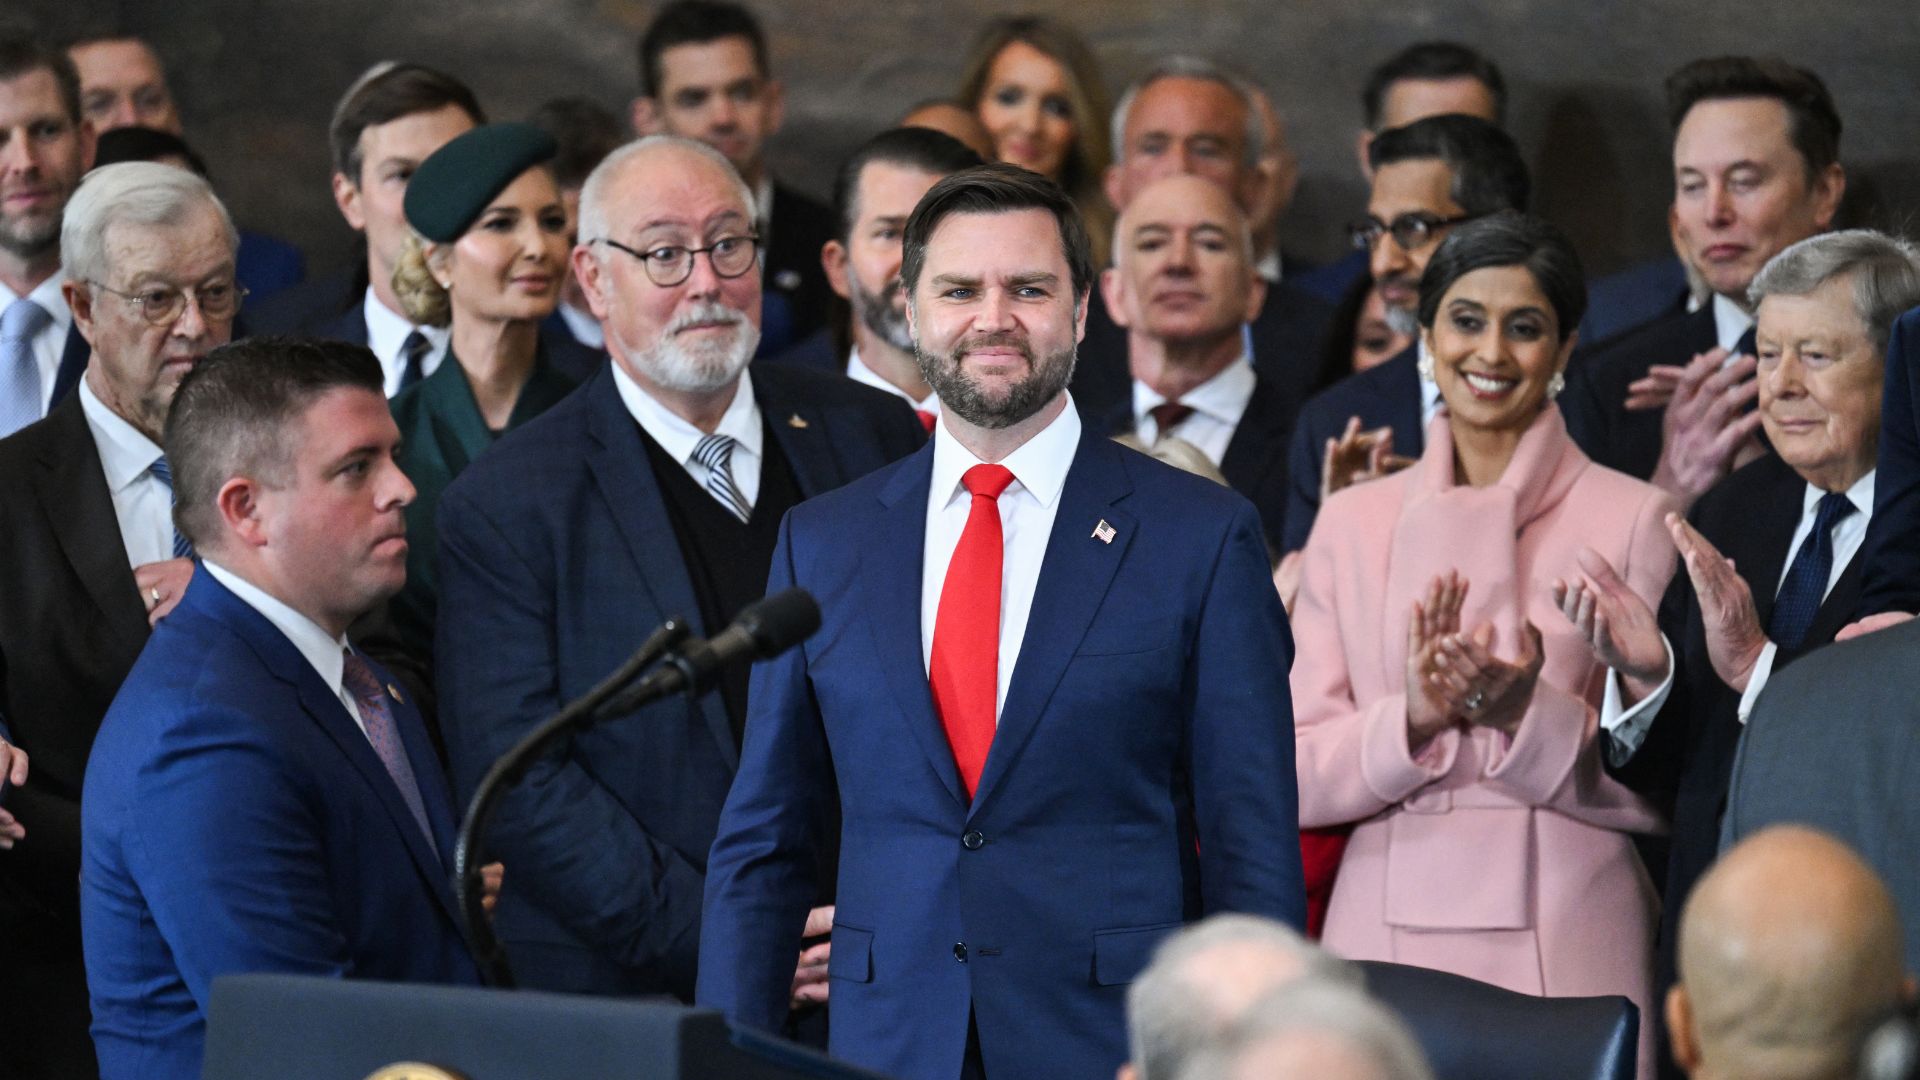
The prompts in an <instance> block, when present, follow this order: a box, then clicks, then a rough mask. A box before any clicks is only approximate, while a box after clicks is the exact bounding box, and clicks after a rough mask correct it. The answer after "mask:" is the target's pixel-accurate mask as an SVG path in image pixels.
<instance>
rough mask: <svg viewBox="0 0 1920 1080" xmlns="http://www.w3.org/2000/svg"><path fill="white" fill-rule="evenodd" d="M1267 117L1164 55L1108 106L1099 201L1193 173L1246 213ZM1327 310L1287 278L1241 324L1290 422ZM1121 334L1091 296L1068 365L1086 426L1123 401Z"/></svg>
mask: <svg viewBox="0 0 1920 1080" xmlns="http://www.w3.org/2000/svg"><path fill="white" fill-rule="evenodd" d="M1265 129H1266V122H1265V120H1264V119H1263V118H1262V117H1261V115H1260V111H1259V104H1258V102H1257V101H1256V100H1255V98H1254V95H1253V91H1252V89H1251V88H1250V87H1248V85H1247V84H1246V82H1245V81H1243V80H1242V79H1240V78H1239V77H1238V76H1236V75H1233V74H1231V73H1229V72H1228V71H1226V70H1225V69H1224V68H1221V67H1220V66H1218V65H1216V64H1213V63H1211V62H1209V61H1205V60H1200V59H1196V58H1192V57H1178V56H1176V57H1168V58H1166V59H1163V60H1161V61H1160V62H1159V63H1158V64H1157V65H1155V66H1154V67H1153V68H1152V69H1151V70H1149V71H1148V72H1147V73H1146V74H1145V75H1142V76H1141V77H1140V78H1139V79H1136V80H1135V81H1134V83H1133V85H1132V86H1130V87H1128V88H1127V91H1126V93H1125V94H1123V95H1121V98H1120V104H1119V106H1118V107H1117V108H1115V109H1114V112H1113V145H1114V153H1115V160H1114V163H1113V165H1112V166H1110V167H1109V168H1108V169H1107V174H1106V177H1105V180H1104V183H1105V189H1106V194H1107V201H1109V202H1111V203H1112V204H1113V208H1114V209H1115V210H1117V211H1121V212H1125V210H1126V209H1127V204H1128V203H1130V202H1132V201H1133V197H1134V196H1135V195H1136V194H1138V193H1139V192H1140V191H1141V190H1143V189H1144V188H1145V187H1146V186H1147V185H1148V184H1151V183H1153V182H1154V181H1155V180H1159V179H1162V178H1164V177H1168V176H1178V175H1188V176H1200V177H1204V178H1206V179H1208V180H1211V181H1213V182H1214V183H1216V184H1219V185H1220V186H1221V187H1223V188H1225V189H1226V190H1227V191H1228V192H1229V193H1230V194H1231V195H1232V196H1233V199H1234V201H1235V202H1236V203H1238V204H1239V206H1240V210H1241V212H1242V213H1244V214H1252V213H1254V212H1255V211H1257V210H1258V209H1259V208H1260V206H1261V204H1262V203H1263V202H1264V201H1265V192H1266V190H1267V188H1268V186H1269V179H1270V178H1269V177H1268V176H1267V175H1266V173H1265V172H1263V171H1262V169H1261V160H1262V157H1263V156H1264V153H1265V146H1264V142H1265ZM1331 310H1332V309H1331V308H1330V307H1329V306H1328V305H1327V304H1325V303H1324V302H1322V301H1321V300H1319V299H1318V298H1317V297H1312V296H1308V295H1307V294H1305V293H1303V292H1301V291H1300V290H1298V289H1296V288H1294V287H1293V286H1291V285H1288V284H1287V283H1285V282H1280V283H1277V284H1275V285H1273V286H1271V287H1270V288H1269V289H1268V290H1267V299H1266V303H1265V304H1263V305H1262V306H1261V307H1260V309H1259V312H1258V314H1257V315H1255V316H1254V317H1252V318H1250V319H1248V320H1247V324H1246V325H1247V329H1246V338H1247V345H1248V348H1249V350H1250V351H1251V352H1252V354H1253V364H1254V366H1255V367H1256V368H1258V369H1259V370H1260V372H1261V374H1262V375H1264V376H1265V377H1266V378H1267V380H1268V381H1269V382H1270V383H1271V384H1272V387H1273V389H1274V391H1275V392H1276V393H1278V394H1279V395H1280V398H1281V401H1282V406H1281V408H1282V411H1283V412H1284V413H1285V415H1286V416H1288V417H1289V418H1290V417H1291V416H1292V415H1293V413H1294V411H1295V410H1297V409H1298V408H1299V407H1300V403H1301V402H1303V401H1305V400H1306V399H1307V395H1308V394H1309V393H1310V392H1311V389H1312V383H1313V379H1314V376H1315V375H1316V373H1317V371H1318V363H1317V362H1318V360H1319V356H1320V352H1319V345H1320V337H1321V335H1322V334H1324V333H1325V332H1326V327H1327V317H1328V316H1329V315H1330V314H1331ZM1127 351H1128V350H1127V335H1126V332H1125V331H1124V330H1123V329H1121V327H1119V326H1118V325H1117V324H1116V323H1115V322H1114V319H1113V316H1112V314H1111V313H1110V312H1109V311H1108V309H1107V307H1106V304H1105V301H1104V298H1103V297H1101V296H1100V295H1098V294H1097V293H1096V294H1095V295H1093V296H1092V297H1090V298H1089V299H1088V301H1087V333H1086V337H1084V338H1083V339H1081V342H1080V360H1079V363H1078V364H1076V365H1075V367H1074V370H1073V384H1072V387H1071V390H1072V393H1073V401H1074V404H1075V405H1076V406H1078V407H1079V409H1080V415H1081V417H1082V418H1083V419H1085V420H1086V421H1088V422H1090V423H1094V424H1099V423H1103V422H1105V420H1106V419H1107V417H1109V416H1110V415H1112V413H1113V411H1114V410H1115V409H1117V408H1122V407H1124V406H1125V404H1126V402H1127V398H1128V394H1129V386H1130V384H1131V379H1130V378H1129V377H1128V373H1127V364H1126V357H1127Z"/></svg>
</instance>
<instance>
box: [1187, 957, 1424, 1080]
mask: <svg viewBox="0 0 1920 1080" xmlns="http://www.w3.org/2000/svg"><path fill="white" fill-rule="evenodd" d="M1290 1035H1301V1036H1314V1037H1319V1038H1323V1039H1329V1040H1332V1041H1334V1042H1337V1043H1339V1044H1340V1045H1342V1046H1345V1047H1347V1048H1348V1049H1349V1050H1352V1051H1353V1052H1355V1053H1357V1054H1358V1055H1360V1056H1361V1057H1363V1058H1365V1059H1366V1060H1367V1062H1368V1063H1370V1064H1371V1065H1372V1066H1373V1067H1374V1071H1375V1072H1376V1074H1377V1075H1379V1076H1381V1077H1384V1078H1385V1080H1433V1071H1432V1069H1431V1068H1430V1067H1429V1066H1428V1065H1427V1058H1426V1055H1425V1054H1424V1053H1422V1052H1421V1050H1420V1044H1419V1043H1418V1042H1415V1041H1414V1038H1413V1033H1412V1032H1410V1031H1408V1030H1407V1026H1406V1024H1405V1023H1404V1022H1402V1021H1401V1020H1400V1018H1399V1017H1397V1016H1395V1015H1394V1014H1393V1012H1392V1011H1391V1010H1389V1009H1388V1008H1387V1007H1386V1006H1385V1005H1382V1004H1380V1003H1379V1002H1377V1001H1375V1000H1374V999H1373V998H1371V997H1368V996H1367V995H1366V994H1365V993H1364V992H1362V991H1360V990H1358V989H1355V988H1354V987H1351V986H1339V985H1334V984H1330V983H1325V982H1317V981H1306V982H1299V983H1294V984H1292V985H1290V986H1286V987H1283V988H1281V989H1280V990H1278V991H1276V992H1275V993H1273V994H1271V995H1269V996H1267V997H1265V998H1263V999H1261V1000H1260V1001H1259V1002H1258V1003H1256V1004H1255V1005H1254V1006H1253V1008H1251V1009H1250V1010H1248V1012H1247V1015H1246V1016H1245V1017H1243V1018H1241V1020H1240V1021H1239V1022H1238V1023H1236V1024H1235V1025H1234V1026H1233V1028H1232V1029H1231V1030H1229V1031H1228V1032H1227V1035H1226V1037H1225V1038H1223V1039H1220V1040H1218V1042H1217V1044H1216V1045H1215V1046H1214V1047H1212V1048H1210V1049H1209V1050H1207V1051H1206V1052H1205V1053H1203V1054H1202V1055H1200V1056H1199V1057H1198V1058H1197V1059H1196V1060H1195V1061H1194V1062H1193V1063H1192V1064H1191V1065H1190V1066H1189V1067H1188V1068H1186V1069H1184V1070H1182V1071H1181V1072H1180V1074H1179V1076H1180V1078H1182V1080H1230V1078H1231V1077H1233V1076H1234V1075H1235V1072H1236V1066H1237V1065H1238V1063H1239V1061H1240V1058H1241V1056H1242V1055H1243V1054H1247V1053H1251V1052H1254V1051H1257V1049H1258V1048H1260V1047H1262V1046H1264V1045H1266V1044H1268V1043H1269V1042H1272V1041H1274V1040H1278V1039H1282V1038H1286V1037H1287V1036H1290Z"/></svg>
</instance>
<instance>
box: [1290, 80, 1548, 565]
mask: <svg viewBox="0 0 1920 1080" xmlns="http://www.w3.org/2000/svg"><path fill="white" fill-rule="evenodd" d="M1368 153H1369V154H1370V155H1372V162H1373V191H1372V194H1371V195H1370V196H1369V198H1368V200H1367V217H1366V220H1365V221H1364V222H1363V223H1361V224H1359V225H1356V226H1355V227H1354V243H1355V246H1356V247H1358V246H1362V245H1364V246H1365V248H1366V250H1367V252H1368V258H1369V263H1368V266H1369V269H1370V271H1371V273H1372V275H1373V284H1374V288H1376V289H1377V290H1379V293H1380V298H1381V299H1382V300H1383V301H1384V302H1385V304H1386V308H1387V318H1388V321H1389V322H1392V323H1394V324H1395V328H1396V329H1398V330H1400V331H1401V332H1402V333H1408V334H1411V333H1414V332H1415V331H1416V330H1417V329H1418V323H1417V320H1416V319H1415V315H1414V309H1415V308H1416V307H1417V306H1418V305H1419V303H1420V275H1421V274H1422V273H1423V272H1425V270H1426V268H1427V260H1429V259H1431V258H1433V253H1434V251H1435V250H1437V249H1438V248H1439V247H1440V242H1441V241H1442V240H1443V239H1445V238H1446V235H1447V231H1448V230H1450V229H1451V228H1453V226H1455V225H1457V224H1459V223H1460V222H1463V221H1470V220H1472V219H1474V218H1477V217H1484V216H1486V215H1487V214H1491V213H1494V212H1495V211H1498V210H1525V209H1526V208H1527V196H1528V193H1529V188H1530V181H1529V179H1528V177H1527V166H1526V163H1525V162H1524V161H1522V160H1521V159H1520V149H1519V147H1517V146H1515V145H1514V142H1513V139H1512V138H1511V137H1510V136H1508V135H1507V133H1506V132H1504V131H1502V130H1500V128H1498V127H1496V126H1494V125H1493V124H1491V123H1488V122H1487V121H1485V120H1479V119H1476V118H1474V117H1471V116H1458V115H1447V116H1432V117H1428V118H1427V119H1425V120H1419V121H1415V122H1414V123H1411V124H1408V125H1407V126H1406V127H1401V128H1392V129H1389V130H1387V131H1383V132H1381V133H1380V134H1379V136H1378V137H1377V138H1375V139H1373V140H1372V141H1371V142H1370V143H1369V145H1368ZM1419 352H1420V346H1419V344H1418V343H1417V342H1416V344H1414V345H1412V346H1409V347H1408V348H1406V349H1404V350H1402V351H1401V352H1400V354H1399V355H1397V356H1395V357H1394V358H1393V359H1391V360H1387V361H1385V362H1383V363H1380V364H1377V365H1375V366H1374V367H1370V368H1368V369H1367V370H1365V371H1362V372H1359V373H1357V374H1354V375H1350V376H1348V377H1347V378H1345V379H1342V380H1341V381H1340V382H1337V383H1335V384H1333V385H1332V386H1330V387H1328V388H1327V389H1326V390H1323V391H1321V392H1320V393H1319V394H1317V395H1315V396H1314V397H1313V398H1312V399H1310V400H1309V401H1308V402H1307V403H1306V405H1305V406H1304V407H1303V408H1301V410H1300V414H1299V417H1298V418H1297V419H1296V421H1295V423H1294V427H1293V442H1292V443H1291V445H1290V446H1289V448H1288V451H1287V472H1288V474H1289V477H1290V479H1289V485H1290V487H1291V488H1292V490H1291V492H1290V494H1289V497H1288V501H1287V513H1286V530H1285V535H1284V537H1283V544H1282V547H1281V550H1283V551H1287V552H1293V551H1298V550H1300V549H1301V548H1302V547H1304V546H1306V542H1307V535H1308V533H1309V532H1311V531H1312V529H1313V519H1314V516H1315V515H1316V514H1318V513H1319V512H1320V499H1321V497H1322V495H1323V491H1324V492H1331V491H1336V490H1338V489H1339V488H1341V487H1344V486H1346V485H1347V484H1349V483H1352V482H1354V481H1355V480H1358V479H1364V478H1365V477H1366V476H1368V475H1370V474H1374V473H1378V472H1379V471H1380V469H1381V468H1383V467H1385V466H1386V465H1387V464H1389V461H1388V460H1387V459H1388V458H1389V457H1390V455H1391V454H1393V453H1398V454H1402V455H1406V456H1407V457H1418V456H1419V454H1420V449H1421V447H1422V446H1423V445H1424V443H1425V439H1426V434H1425V429H1426V424H1427V421H1428V420H1430V419H1432V418H1433V414H1434V410H1435V409H1437V408H1438V407H1439V401H1440V392H1439V390H1438V389H1437V388H1435V386H1434V385H1433V382H1432V380H1430V379H1423V378H1421V376H1420V372H1419V364H1420V357H1419ZM1356 422H1357V427H1356ZM1330 446H1334V447H1336V448H1335V449H1333V450H1330V449H1329V447H1330ZM1329 453H1333V454H1334V465H1335V472H1334V473H1333V474H1331V475H1329V476H1328V477H1326V478H1324V479H1323V477H1322V475H1321V473H1322V467H1323V465H1324V464H1325V462H1326V460H1327V455H1328V454H1329Z"/></svg>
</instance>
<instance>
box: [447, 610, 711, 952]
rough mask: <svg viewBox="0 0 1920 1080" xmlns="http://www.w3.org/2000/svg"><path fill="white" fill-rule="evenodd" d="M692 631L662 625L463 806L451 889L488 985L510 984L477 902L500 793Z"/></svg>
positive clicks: (504, 760) (496, 767) (623, 702)
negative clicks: (484, 838) (483, 841)
mask: <svg viewBox="0 0 1920 1080" xmlns="http://www.w3.org/2000/svg"><path fill="white" fill-rule="evenodd" d="M690 633H691V631H690V630H689V629H688V627H687V623H686V621H685V620H683V619H680V618H678V617H675V618H670V619H668V620H667V621H666V622H664V623H661V624H660V627H659V628H658V629H656V630H655V631H654V632H653V633H652V634H650V635H648V637H647V640H646V641H644V642H642V643H641V645H640V648H639V649H638V650H637V651H636V652H635V653H634V654H633V656H632V657H630V658H629V659H628V660H627V661H626V662H625V663H623V664H621V665H620V667H619V668H618V669H616V670H615V671H614V672H613V674H611V675H608V676H607V677H606V678H605V679H603V680H601V682H600V684H599V685H597V686H595V687H594V688H593V689H591V690H589V691H587V692H586V693H585V694H584V695H582V696H581V697H579V698H577V699H575V700H574V701H572V702H570V703H568V704H567V706H566V707H565V708H562V709H561V710H560V711H559V712H558V713H555V714H554V715H553V716H552V717H550V718H548V719H547V720H546V721H544V722H543V723H541V725H540V726H539V727H537V728H534V729H533V731H531V732H529V733H528V734H527V736H526V737H525V738H523V739H521V740H520V741H519V742H518V743H515V744H514V746H513V749H511V750H508V751H507V752H506V753H505V754H503V755H501V757H500V759H499V760H498V761H496V762H494V763H493V767H492V768H490V769H488V770H487V774H486V776H484V777H483V778H481V780H480V786H479V787H478V788H476V789H475V790H474V793H473V801H472V802H470V803H469V804H468V805H467V816H466V818H465V820H463V821H462V822H461V823H460V836H459V840H458V842H457V843H456V844H455V846H454V849H453V889H454V896H455V898H456V899H457V900H458V903H459V910H460V917H461V921H462V922H463V923H465V925H466V931H467V940H468V941H469V942H470V943H471V944H472V946H473V952H474V956H475V957H476V958H477V959H478V960H479V962H480V973H481V976H482V977H483V978H484V979H485V980H486V982H487V984H488V985H490V986H498V987H507V988H510V987H512V986H513V985H514V982H513V969H512V968H511V967H509V966H508V964H507V954H506V950H505V949H503V948H501V946H500V939H499V938H498V937H496V936H494V933H493V923H492V921H491V920H489V919H488V917H487V913H486V909H485V907H484V906H483V905H482V902H481V888H480V867H481V866H482V865H484V864H485V862H486V859H485V857H484V854H483V849H482V848H481V847H480V836H481V834H483V833H484V832H485V831H486V828H487V823H488V822H489V821H490V820H491V819H492V817H493V811H494V808H495V806H496V805H497V804H498V802H499V799H500V796H501V794H503V793H504V792H505V791H506V790H507V789H508V788H509V787H512V786H513V785H514V784H516V783H518V782H519V781H520V778H521V777H523V776H525V775H526V771H527V768H528V766H530V765H532V764H533V761H534V759H535V758H537V757H539V755H540V753H541V752H542V751H543V750H545V749H546V748H547V747H548V746H550V745H551V744H552V743H554V742H556V741H558V740H559V739H560V738H562V737H563V736H566V735H570V734H573V733H574V732H576V731H582V730H585V729H586V728H587V727H589V726H590V725H592V724H593V723H594V722H595V721H596V720H598V719H600V718H601V716H602V715H603V709H602V707H603V706H604V705H606V703H607V701H608V699H610V698H613V697H614V695H615V694H618V693H619V692H620V691H621V690H622V689H624V688H625V687H626V686H627V685H628V684H629V683H631V682H633V680H634V679H636V678H638V677H639V675H640V673H641V672H642V671H645V670H646V669H647V666H648V665H650V664H652V663H654V662H655V661H656V660H658V659H659V658H660V657H661V655H662V654H663V653H666V652H667V650H669V649H671V648H673V647H674V646H676V645H678V644H680V643H681V642H682V641H685V640H686V638H687V637H688V635H689V634H690ZM669 659H671V657H669ZM677 685H680V684H679V683H678V681H677V680H676V681H670V682H667V683H664V684H662V683H660V682H658V681H654V682H653V685H652V686H643V687H642V689H650V690H652V691H653V692H652V693H649V694H645V695H635V694H628V695H623V696H622V697H621V698H620V700H619V701H617V702H615V704H616V705H618V706H620V708H619V709H618V711H619V712H628V711H631V710H632V709H635V708H638V707H639V706H640V705H642V704H645V703H646V702H647V701H650V700H652V699H654V698H658V697H664V696H665V695H666V693H667V692H670V691H671V690H672V689H674V688H676V686H677Z"/></svg>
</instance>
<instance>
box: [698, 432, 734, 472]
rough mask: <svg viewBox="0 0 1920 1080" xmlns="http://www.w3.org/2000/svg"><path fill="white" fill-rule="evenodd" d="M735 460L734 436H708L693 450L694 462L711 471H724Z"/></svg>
mask: <svg viewBox="0 0 1920 1080" xmlns="http://www.w3.org/2000/svg"><path fill="white" fill-rule="evenodd" d="M732 458H733V436H731V435H708V436H706V437H704V438H702V439H701V440H700V441H699V443H697V444H695V446H694V448H693V460H695V461H697V462H699V463H700V464H702V465H705V466H706V467H707V468H709V469H715V470H719V469H724V468H726V467H727V463H728V462H729V461H730V460H731V459H732Z"/></svg>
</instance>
